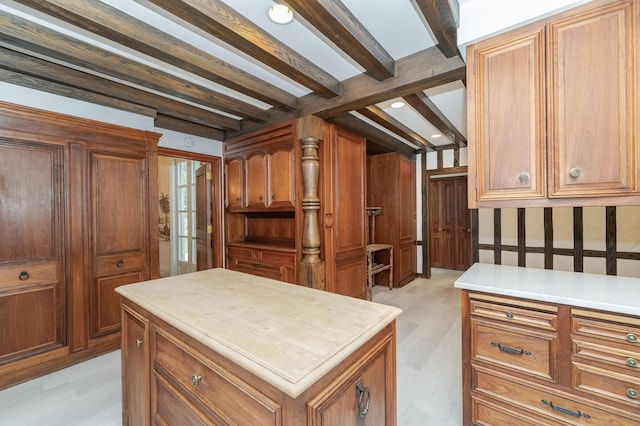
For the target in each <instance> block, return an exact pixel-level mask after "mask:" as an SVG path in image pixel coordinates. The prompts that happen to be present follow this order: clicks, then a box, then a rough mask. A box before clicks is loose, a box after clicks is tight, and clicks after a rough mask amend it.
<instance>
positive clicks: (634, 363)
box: [627, 358, 638, 367]
mask: <svg viewBox="0 0 640 426" xmlns="http://www.w3.org/2000/svg"><path fill="white" fill-rule="evenodd" d="M627 365H628V366H629V367H637V366H638V360H637V359H635V358H627Z"/></svg>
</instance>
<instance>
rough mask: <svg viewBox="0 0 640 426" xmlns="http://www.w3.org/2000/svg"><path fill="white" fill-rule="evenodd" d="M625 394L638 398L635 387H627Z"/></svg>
mask: <svg viewBox="0 0 640 426" xmlns="http://www.w3.org/2000/svg"><path fill="white" fill-rule="evenodd" d="M627 396H628V397H629V398H631V399H638V391H637V390H635V389H627Z"/></svg>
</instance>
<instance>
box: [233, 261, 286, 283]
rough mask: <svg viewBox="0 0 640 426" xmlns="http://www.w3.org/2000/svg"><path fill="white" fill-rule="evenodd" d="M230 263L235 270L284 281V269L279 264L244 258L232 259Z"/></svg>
mask: <svg viewBox="0 0 640 426" xmlns="http://www.w3.org/2000/svg"><path fill="white" fill-rule="evenodd" d="M230 263H231V269H233V270H234V271H238V272H244V273H247V274H251V275H257V276H259V277H264V278H271V279H272V280H278V281H284V278H283V274H282V270H281V268H280V266H279V265H274V264H271V263H262V262H258V261H255V262H254V261H251V260H243V259H230Z"/></svg>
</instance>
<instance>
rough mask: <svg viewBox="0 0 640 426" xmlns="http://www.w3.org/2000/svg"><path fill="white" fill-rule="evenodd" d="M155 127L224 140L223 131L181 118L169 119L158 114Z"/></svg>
mask: <svg viewBox="0 0 640 426" xmlns="http://www.w3.org/2000/svg"><path fill="white" fill-rule="evenodd" d="M155 126H156V127H160V128H162V129H167V130H173V131H176V132H181V133H186V134H189V135H194V136H200V137H203V138H207V139H213V140H216V141H223V140H224V132H223V131H221V130H217V129H212V128H211V127H207V126H202V125H200V124H196V123H192V122H189V121H185V120H180V119H179V118H174V117H169V116H167V115H163V114H158V116H157V117H156V119H155Z"/></svg>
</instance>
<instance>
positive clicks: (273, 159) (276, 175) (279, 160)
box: [268, 147, 295, 208]
mask: <svg viewBox="0 0 640 426" xmlns="http://www.w3.org/2000/svg"><path fill="white" fill-rule="evenodd" d="M268 161H269V164H268V169H269V183H268V184H269V200H268V202H269V207H290V208H293V206H294V197H295V185H294V175H295V173H294V154H293V148H291V147H286V148H283V149H280V150H278V151H273V152H270V153H269V156H268Z"/></svg>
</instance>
